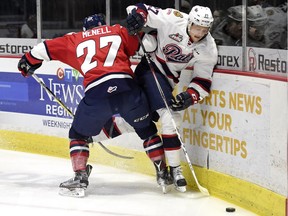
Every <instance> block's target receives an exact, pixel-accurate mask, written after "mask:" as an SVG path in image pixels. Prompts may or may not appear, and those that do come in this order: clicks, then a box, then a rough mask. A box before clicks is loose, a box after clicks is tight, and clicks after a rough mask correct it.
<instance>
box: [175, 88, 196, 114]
mask: <svg viewBox="0 0 288 216" xmlns="http://www.w3.org/2000/svg"><path fill="white" fill-rule="evenodd" d="M198 101H199V93H198V92H197V91H196V90H195V89H193V88H188V89H187V90H186V91H185V92H181V93H180V94H178V95H176V98H175V99H174V98H173V99H172V100H171V102H172V106H171V109H172V110H173V111H181V110H184V109H186V108H188V107H189V106H191V105H193V104H197V103H198Z"/></svg>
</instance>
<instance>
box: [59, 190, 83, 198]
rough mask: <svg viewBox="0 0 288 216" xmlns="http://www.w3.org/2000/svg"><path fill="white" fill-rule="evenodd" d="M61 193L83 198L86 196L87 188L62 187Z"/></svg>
mask: <svg viewBox="0 0 288 216" xmlns="http://www.w3.org/2000/svg"><path fill="white" fill-rule="evenodd" d="M59 195H61V196H68V197H76V198H82V197H85V189H84V188H74V189H68V188H60V190H59Z"/></svg>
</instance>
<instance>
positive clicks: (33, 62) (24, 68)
mask: <svg viewBox="0 0 288 216" xmlns="http://www.w3.org/2000/svg"><path fill="white" fill-rule="evenodd" d="M41 65H42V61H41V60H38V59H35V58H33V57H32V56H31V54H30V53H26V54H25V55H23V56H22V58H21V59H20V60H19V63H18V70H19V71H20V72H21V74H22V76H24V77H28V76H30V75H32V74H33V73H34V71H35V70H36V69H38V68H39V67H40V66H41Z"/></svg>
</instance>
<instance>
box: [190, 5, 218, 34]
mask: <svg viewBox="0 0 288 216" xmlns="http://www.w3.org/2000/svg"><path fill="white" fill-rule="evenodd" d="M192 23H194V24H195V25H199V26H203V27H209V28H210V27H211V26H212V23H213V16H212V13H211V10H210V8H208V7H202V6H199V5H196V6H194V7H193V8H192V9H191V11H190V13H189V15H188V29H190V27H191V25H192Z"/></svg>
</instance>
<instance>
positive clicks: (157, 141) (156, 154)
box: [143, 134, 166, 167]
mask: <svg viewBox="0 0 288 216" xmlns="http://www.w3.org/2000/svg"><path fill="white" fill-rule="evenodd" d="M143 146H144V150H145V152H146V154H147V155H148V157H149V158H150V160H151V161H152V162H153V163H154V162H155V161H163V163H162V164H163V165H165V167H166V163H165V155H164V149H163V144H162V141H161V138H160V136H158V135H157V134H155V135H153V136H151V137H149V138H148V139H146V140H145V141H144V143H143Z"/></svg>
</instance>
